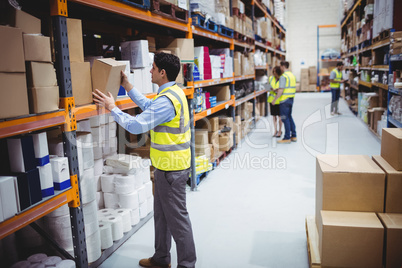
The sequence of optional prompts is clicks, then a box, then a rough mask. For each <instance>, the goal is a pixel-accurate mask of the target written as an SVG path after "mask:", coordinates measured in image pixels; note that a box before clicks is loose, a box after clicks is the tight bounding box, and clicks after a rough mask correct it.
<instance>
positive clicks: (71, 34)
mask: <svg viewBox="0 0 402 268" xmlns="http://www.w3.org/2000/svg"><path fill="white" fill-rule="evenodd" d="M67 36H68V51H69V53H70V62H84V42H83V40H82V24H81V20H78V19H70V18H67Z"/></svg>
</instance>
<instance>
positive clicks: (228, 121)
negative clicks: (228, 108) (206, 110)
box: [219, 117, 233, 129]
mask: <svg viewBox="0 0 402 268" xmlns="http://www.w3.org/2000/svg"><path fill="white" fill-rule="evenodd" d="M219 125H224V126H227V127H230V128H231V129H233V118H232V117H219Z"/></svg>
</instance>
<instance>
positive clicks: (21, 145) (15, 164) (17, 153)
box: [7, 136, 36, 172]
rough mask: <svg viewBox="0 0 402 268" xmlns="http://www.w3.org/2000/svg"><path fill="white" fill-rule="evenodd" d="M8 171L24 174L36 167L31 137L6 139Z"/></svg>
mask: <svg viewBox="0 0 402 268" xmlns="http://www.w3.org/2000/svg"><path fill="white" fill-rule="evenodd" d="M7 146H8V155H9V159H10V170H11V171H12V172H26V171H29V170H32V169H34V168H35V167H36V159H35V149H34V143H33V138H32V136H23V137H20V138H9V139H7Z"/></svg>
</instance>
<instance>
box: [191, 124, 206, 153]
mask: <svg viewBox="0 0 402 268" xmlns="http://www.w3.org/2000/svg"><path fill="white" fill-rule="evenodd" d="M194 139H195V151H196V152H204V151H205V148H206V147H209V146H208V144H209V143H208V130H203V129H196V130H195V136H194Z"/></svg>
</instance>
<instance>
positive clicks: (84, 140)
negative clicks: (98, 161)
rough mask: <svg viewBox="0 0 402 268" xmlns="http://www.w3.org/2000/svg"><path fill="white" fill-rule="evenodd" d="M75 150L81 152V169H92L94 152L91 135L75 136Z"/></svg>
mask: <svg viewBox="0 0 402 268" xmlns="http://www.w3.org/2000/svg"><path fill="white" fill-rule="evenodd" d="M77 150H78V151H80V150H81V151H82V157H83V160H82V165H83V166H82V167H83V169H84V170H85V169H88V168H91V167H94V151H93V140H92V134H83V135H78V136H77Z"/></svg>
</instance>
